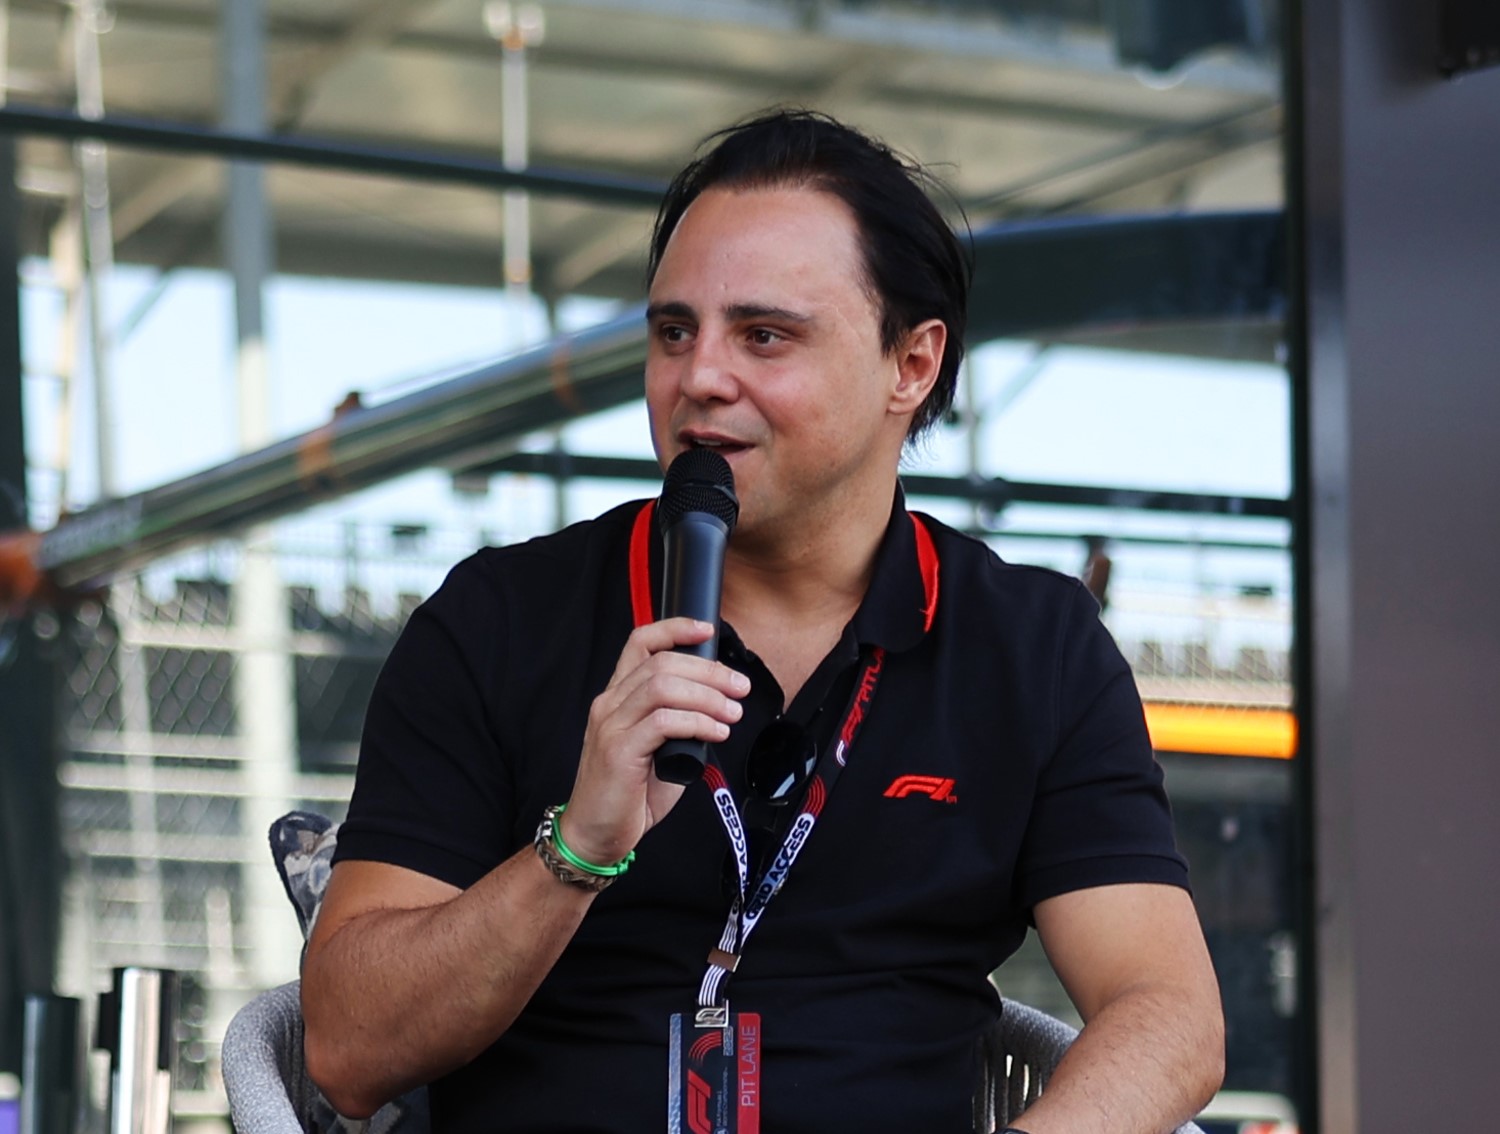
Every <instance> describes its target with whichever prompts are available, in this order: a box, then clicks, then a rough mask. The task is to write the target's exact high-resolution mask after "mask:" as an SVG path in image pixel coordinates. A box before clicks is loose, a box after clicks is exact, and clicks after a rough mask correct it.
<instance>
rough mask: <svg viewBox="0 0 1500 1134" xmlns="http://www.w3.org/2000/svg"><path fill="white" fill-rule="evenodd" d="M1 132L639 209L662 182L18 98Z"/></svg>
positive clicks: (653, 199) (4, 112)
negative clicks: (79, 109)
mask: <svg viewBox="0 0 1500 1134" xmlns="http://www.w3.org/2000/svg"><path fill="white" fill-rule="evenodd" d="M0 133H9V134H35V135H40V136H43V137H52V138H67V139H70V140H74V139H79V138H91V139H94V140H96V141H100V142H107V143H110V144H115V145H122V146H137V147H140V148H141V149H148V150H161V151H165V152H169V153H187V154H193V155H196V156H200V157H201V156H212V157H220V158H230V159H239V160H245V161H259V162H268V163H281V164H286V165H298V166H304V167H308V168H314V169H339V170H346V171H348V172H352V173H371V174H380V175H385V176H391V177H404V178H408V179H410V180H413V181H435V182H444V183H448V184H457V185H474V186H479V187H481V188H488V189H524V190H526V191H527V192H529V193H537V194H541V195H543V196H553V197H572V198H575V199H580V200H587V201H594V202H596V203H599V204H606V205H624V206H630V207H636V208H652V209H654V208H655V207H656V204H657V202H659V201H660V200H661V194H662V190H663V189H664V188H665V186H664V185H663V184H662V183H661V182H659V181H655V180H651V179H647V178H635V177H624V176H609V175H605V174H600V173H590V172H585V171H580V170H563V169H551V168H545V167H542V166H536V165H533V166H531V167H530V168H529V169H525V170H509V169H506V168H505V166H504V164H503V163H502V162H500V161H498V160H496V159H485V158H476V157H462V156H456V155H454V154H452V153H445V152H443V151H435V150H421V149H400V148H395V147H389V146H375V145H364V144H360V143H356V142H349V141H346V140H343V139H340V138H326V137H324V138H314V137H309V136H306V135H298V136H297V137H289V136H285V135H280V136H278V135H263V134H246V133H239V132H236V131H231V130H218V129H214V128H212V127H205V126H192V125H185V124H182V123H176V122H172V123H168V122H163V121H160V120H157V119H150V118H137V117H133V116H126V115H110V116H108V117H105V118H101V119H98V120H97V121H95V120H90V119H86V118H82V117H80V116H78V115H77V114H73V113H71V112H69V111H62V110H54V109H52V108H50V107H41V106H23V105H21V104H19V103H10V104H9V105H7V106H4V107H0Z"/></svg>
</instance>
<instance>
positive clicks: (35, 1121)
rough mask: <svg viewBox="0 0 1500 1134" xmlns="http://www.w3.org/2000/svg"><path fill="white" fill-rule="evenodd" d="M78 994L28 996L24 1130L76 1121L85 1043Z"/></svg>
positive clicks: (58, 1130)
mask: <svg viewBox="0 0 1500 1134" xmlns="http://www.w3.org/2000/svg"><path fill="white" fill-rule="evenodd" d="M78 1009H79V1003H78V1001H77V1000H74V999H71V998H69V997H66V996H52V995H50V994H47V995H35V996H28V997H27V998H26V1040H25V1048H24V1051H23V1053H22V1061H21V1134H72V1132H73V1130H74V1129H75V1128H76V1127H77V1124H78V1116H79V1107H80V1103H81V1101H82V1100H81V1098H80V1096H79V1093H78V1086H79V1081H80V1075H79V1072H80V1070H81V1069H82V1054H83V1052H82V1048H81V1047H80V1037H79V1033H78Z"/></svg>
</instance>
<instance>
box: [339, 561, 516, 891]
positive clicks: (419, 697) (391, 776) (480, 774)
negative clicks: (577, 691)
mask: <svg viewBox="0 0 1500 1134" xmlns="http://www.w3.org/2000/svg"><path fill="white" fill-rule="evenodd" d="M506 622H507V619H506V616H505V604H504V601H503V592H502V590H501V587H500V584H499V580H498V579H496V578H495V576H494V574H493V572H492V571H490V570H489V569H488V568H487V567H486V566H485V565H484V564H483V562H482V560H481V559H480V558H479V557H478V556H475V557H471V558H470V559H467V560H465V561H464V562H462V563H460V564H458V566H456V567H455V568H454V569H453V570H452V571H451V572H450V573H449V575H448V578H447V579H446V580H445V581H444V583H443V585H442V586H441V587H440V588H439V589H438V591H437V593H436V594H434V595H433V596H432V598H430V599H429V600H428V601H427V602H425V603H423V604H422V605H421V606H419V607H418V608H417V609H416V611H414V612H413V614H412V616H411V618H410V620H409V621H408V622H407V625H406V627H405V629H404V630H403V631H402V633H401V635H400V637H399V638H398V639H397V641H396V645H395V647H394V648H393V649H392V650H391V653H390V656H389V657H388V658H387V659H386V662H385V665H384V666H383V667H382V669H381V672H380V676H379V678H378V679H377V680H376V683H375V689H374V692H373V694H372V696H371V699H370V707H369V710H368V712H367V713H366V716H365V726H364V733H363V736H362V738H361V740H360V752H359V770H358V774H357V776H356V779H355V788H354V797H353V800H352V801H351V803H350V805H349V816H348V818H347V819H346V820H345V822H344V824H343V826H342V828H341V829H340V832H339V844H338V852H337V856H336V860H335V861H338V862H342V861H346V860H349V859H360V860H367V861H375V862H385V863H390V864H392V865H395V866H403V867H406V868H408V869H410V870H415V871H418V872H419V873H422V874H426V875H429V876H430V877H433V878H437V879H439V880H440V881H443V882H447V883H449V884H451V885H454V886H458V887H460V888H467V887H469V886H471V885H473V884H474V883H475V882H477V881H478V880H479V879H480V878H481V877H483V876H484V874H485V873H487V872H488V871H489V870H490V869H491V868H492V867H493V866H494V865H495V864H496V863H497V862H499V861H501V860H502V859H503V858H504V857H506V855H507V853H508V851H509V849H510V848H508V847H507V846H504V845H502V838H503V832H506V831H508V830H509V829H510V825H511V816H512V811H513V808H514V801H513V793H512V790H511V787H510V783H509V775H508V772H507V770H506V761H505V755H504V752H503V751H502V745H501V742H500V739H499V729H498V728H497V726H496V722H495V720H494V716H493V710H492V706H493V704H494V698H495V692H496V691H497V690H498V689H500V688H501V687H502V682H503V681H504V677H505V675H504V673H502V672H501V670H502V668H503V658H504V651H503V643H504V642H505V640H506V631H507V626H506Z"/></svg>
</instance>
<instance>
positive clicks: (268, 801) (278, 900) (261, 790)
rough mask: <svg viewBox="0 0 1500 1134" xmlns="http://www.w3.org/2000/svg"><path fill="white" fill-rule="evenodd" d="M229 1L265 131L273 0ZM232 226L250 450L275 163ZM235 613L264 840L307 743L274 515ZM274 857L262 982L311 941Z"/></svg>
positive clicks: (241, 700)
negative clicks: (304, 938) (300, 745)
mask: <svg viewBox="0 0 1500 1134" xmlns="http://www.w3.org/2000/svg"><path fill="white" fill-rule="evenodd" d="M221 11H222V13H223V52H224V67H223V70H224V76H225V79H224V123H225V126H226V127H228V128H229V129H231V130H238V131H242V132H245V133H255V134H258V133H263V132H264V131H265V129H266V85H265V47H266V5H265V0H234V2H233V3H230V4H225V5H223V6H222V8H221ZM223 238H224V255H225V260H226V263H227V266H228V269H229V273H230V275H231V277H232V278H233V281H234V313H235V336H236V348H235V352H236V353H235V384H236V390H237V393H238V404H239V421H238V426H239V441H240V448H241V450H242V451H244V452H251V451H253V450H256V449H259V448H262V447H263V446H265V445H266V444H268V443H269V442H270V440H271V414H270V389H269V387H270V375H269V373H268V369H267V359H266V344H265V310H264V301H265V300H264V292H265V282H266V280H267V279H268V278H269V277H270V275H271V271H272V221H271V215H270V209H269V207H268V205H267V202H266V191H265V172H264V170H263V169H262V168H261V167H260V166H259V165H252V164H251V163H249V162H232V163H230V166H229V200H228V206H227V208H226V210H225V215H224V233H223ZM233 619H234V626H235V631H236V637H237V639H238V645H239V664H238V666H237V667H236V671H235V680H234V694H235V707H236V710H237V718H238V722H239V729H240V736H241V742H242V745H243V748H242V750H241V757H242V767H243V770H244V775H245V794H246V800H245V810H244V828H243V834H244V837H245V839H246V842H247V844H248V845H250V846H253V847H255V848H257V850H259V849H261V848H264V847H265V845H266V832H267V831H269V830H270V827H271V823H272V822H273V821H274V820H275V819H276V818H277V817H279V816H281V815H283V814H285V813H286V812H287V811H289V810H291V806H292V803H291V801H292V779H293V775H294V773H295V761H296V755H297V730H296V718H295V713H294V711H293V706H294V705H295V703H296V702H295V698H296V685H295V676H294V674H293V670H292V663H291V627H290V622H289V619H288V611H287V605H286V601H285V593H284V590H283V588H282V585H281V580H280V577H279V574H278V572H277V567H276V559H275V548H274V544H273V529H272V528H271V527H270V526H269V525H257V526H256V527H254V528H251V529H250V530H249V531H248V532H247V533H246V534H245V540H244V544H243V554H242V557H241V560H240V570H239V577H238V580H237V581H236V583H235V586H234V595H233ZM268 859H269V856H268V855H265V854H252V855H250V856H249V861H250V862H251V863H253V864H254V865H252V866H250V867H248V868H247V870H246V872H245V875H244V888H245V894H246V908H245V912H244V917H243V919H242V922H241V924H243V925H244V926H246V927H248V929H249V931H250V933H251V935H252V940H251V969H250V972H251V979H252V981H253V982H254V983H255V984H256V985H258V986H261V987H269V986H271V985H273V984H279V983H281V982H283V981H286V980H290V979H291V978H292V977H294V976H295V975H296V973H297V958H298V952H299V947H300V942H301V936H300V934H299V932H298V930H297V926H296V923H295V921H293V919H292V916H291V910H290V908H289V906H288V903H287V901H286V898H285V896H284V895H283V894H282V893H281V885H280V882H279V880H278V879H277V876H276V871H275V869H274V868H273V867H272V864H271V863H270V861H268Z"/></svg>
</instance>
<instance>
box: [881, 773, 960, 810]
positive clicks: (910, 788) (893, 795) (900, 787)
mask: <svg viewBox="0 0 1500 1134" xmlns="http://www.w3.org/2000/svg"><path fill="white" fill-rule="evenodd" d="M953 788H954V781H953V780H950V779H944V778H943V777H942V776H897V777H896V778H895V779H894V780H892V781H891V786H890V787H888V788H886V789H885V798H886V799H905V798H906V797H907V796H909V795H925V796H926V797H927V798H928V799H934V800H937V801H939V802H941V803H957V802H958V796H956V795H954V794H953Z"/></svg>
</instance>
